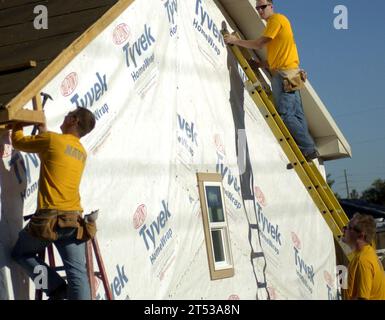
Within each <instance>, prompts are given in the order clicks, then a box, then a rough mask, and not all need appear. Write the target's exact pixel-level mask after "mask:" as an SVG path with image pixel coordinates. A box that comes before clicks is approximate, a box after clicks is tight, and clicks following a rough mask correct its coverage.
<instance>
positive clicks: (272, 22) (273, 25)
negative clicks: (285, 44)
mask: <svg viewBox="0 0 385 320" xmlns="http://www.w3.org/2000/svg"><path fill="white" fill-rule="evenodd" d="M281 28H282V24H281V22H280V20H279V18H278V16H272V17H271V18H270V19H269V20H268V21H267V25H266V29H265V32H264V33H263V37H266V38H270V39H274V38H275V37H276V36H277V34H278V32H279V31H280V30H281Z"/></svg>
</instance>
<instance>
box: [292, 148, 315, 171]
mask: <svg viewBox="0 0 385 320" xmlns="http://www.w3.org/2000/svg"><path fill="white" fill-rule="evenodd" d="M320 156H321V155H320V154H319V152H318V151H317V150H314V151H313V152H311V153H308V154H306V155H304V157H305V160H306V162H311V161H313V160H314V159H318V158H319V157H320ZM293 168H294V166H293V165H292V164H291V163H289V164H287V166H286V169H287V170H290V169H293Z"/></svg>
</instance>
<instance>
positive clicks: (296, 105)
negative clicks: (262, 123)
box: [224, 0, 319, 168]
mask: <svg viewBox="0 0 385 320" xmlns="http://www.w3.org/2000/svg"><path fill="white" fill-rule="evenodd" d="M256 9H257V11H258V13H259V14H260V16H261V18H262V19H264V20H266V21H267V26H266V29H265V31H264V33H263V35H262V36H261V37H260V38H258V39H256V40H242V39H239V38H238V37H237V36H235V35H230V34H227V35H225V36H224V40H225V42H226V43H228V44H235V45H238V46H241V47H245V48H249V49H256V50H258V49H262V48H263V47H264V46H267V61H263V62H255V66H256V67H267V68H269V70H270V72H271V74H272V79H271V84H272V89H273V97H274V101H275V105H276V108H277V111H278V112H279V114H280V116H281V118H282V120H283V121H284V123H285V125H286V126H287V128H288V129H289V131H290V133H291V134H292V136H293V138H294V139H295V141H296V143H297V144H298V147H299V148H300V150H301V151H302V153H303V155H304V157H305V159H306V160H307V161H311V160H312V159H315V158H318V157H319V153H318V151H317V149H316V147H315V144H314V141H313V139H312V137H311V136H310V134H309V130H308V126H307V122H306V118H305V115H304V112H303V107H302V100H301V96H300V92H299V89H300V88H301V86H302V83H303V81H304V80H305V78H304V74H303V72H301V71H300V70H299V57H298V52H297V47H296V44H295V42H294V35H293V32H292V29H291V25H290V22H289V20H288V19H287V18H286V17H285V16H284V15H282V14H278V13H274V8H273V1H272V0H258V1H257V6H256ZM288 168H292V166H290V165H289V166H288Z"/></svg>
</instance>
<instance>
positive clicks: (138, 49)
mask: <svg viewBox="0 0 385 320" xmlns="http://www.w3.org/2000/svg"><path fill="white" fill-rule="evenodd" d="M154 43H155V38H154V36H153V35H152V34H151V27H150V26H147V24H145V25H144V32H143V33H142V34H141V36H140V37H139V38H138V39H137V40H136V41H135V42H134V43H133V44H132V45H130V43H129V42H127V43H126V44H125V45H124V46H123V51H124V53H125V56H126V65H127V68H129V67H130V65H131V62H132V63H133V65H134V67H135V68H137V58H138V57H140V56H141V55H142V54H143V53H144V52H146V51H147V50H148V49H149V48H150V47H151V46H152V45H153V44H154Z"/></svg>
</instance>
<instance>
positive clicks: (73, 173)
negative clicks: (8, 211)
mask: <svg viewBox="0 0 385 320" xmlns="http://www.w3.org/2000/svg"><path fill="white" fill-rule="evenodd" d="M12 144H13V146H14V147H15V148H16V149H18V150H21V151H24V152H31V153H38V154H39V157H40V160H41V165H40V179H39V193H38V205H37V206H38V209H56V210H63V211H83V209H82V207H81V205H80V194H79V185H80V180H81V176H82V174H83V170H84V166H85V162H86V159H87V153H86V151H85V150H84V148H83V146H82V144H81V143H80V141H79V138H77V137H75V136H74V135H72V134H58V133H54V132H46V133H42V134H39V135H36V136H24V135H23V130H15V131H14V132H12Z"/></svg>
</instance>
